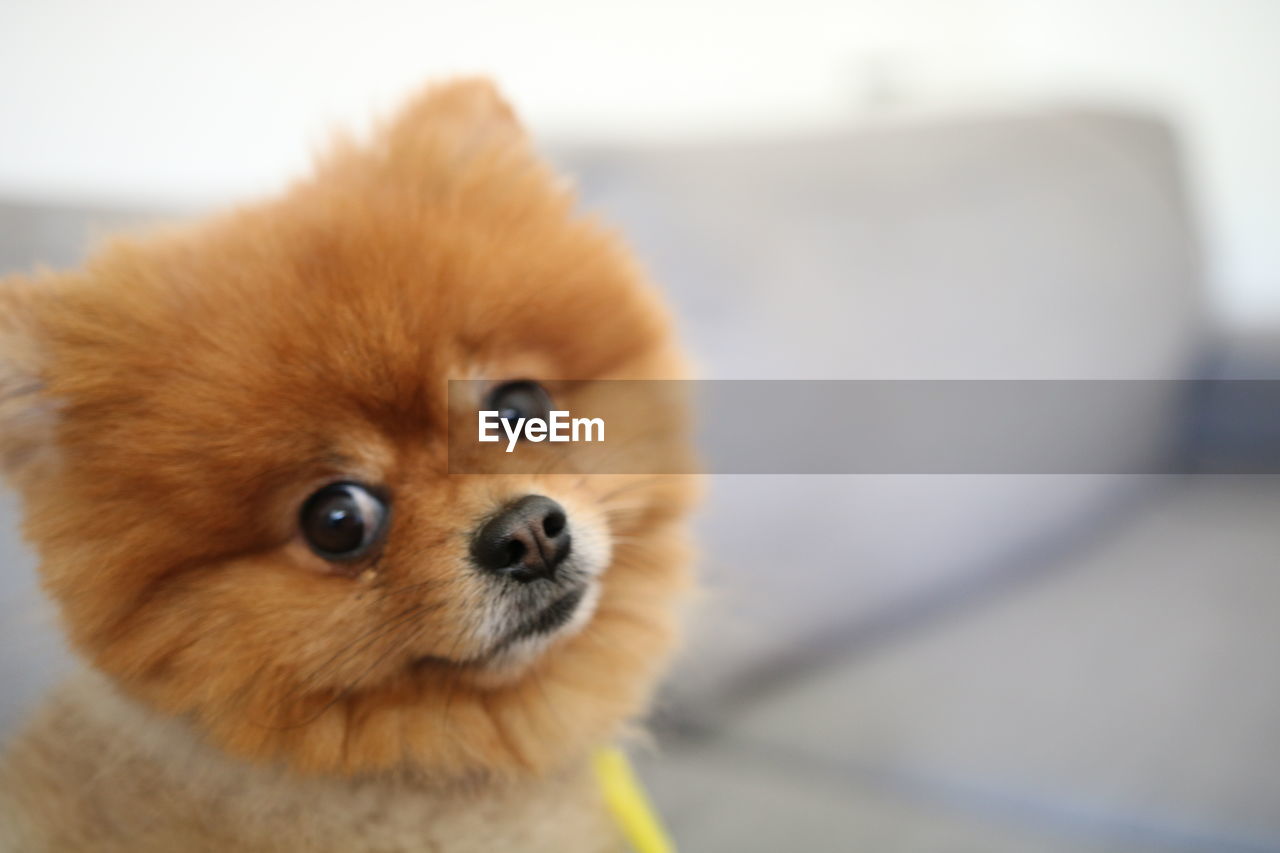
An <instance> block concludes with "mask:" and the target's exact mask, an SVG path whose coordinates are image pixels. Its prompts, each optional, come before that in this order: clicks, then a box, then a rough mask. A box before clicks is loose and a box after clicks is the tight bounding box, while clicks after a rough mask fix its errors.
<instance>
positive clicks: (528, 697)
mask: <svg viewBox="0 0 1280 853" xmlns="http://www.w3.org/2000/svg"><path fill="white" fill-rule="evenodd" d="M574 204H575V203H574V199H573V196H572V193H571V191H570V190H569V189H568V187H567V186H566V185H565V183H564V182H563V181H561V180H560V179H559V178H557V177H556V176H555V175H554V174H553V173H552V172H551V170H550V169H549V168H548V167H546V166H545V165H543V163H542V162H541V161H540V160H539V159H538V157H537V156H536V154H535V152H534V150H533V148H532V145H531V143H530V142H529V140H528V138H527V136H526V135H525V133H524V132H523V131H522V129H521V127H520V125H519V124H518V122H517V120H516V119H515V117H514V115H513V114H512V111H511V110H510V108H509V107H508V106H507V105H506V104H505V103H504V102H503V101H502V99H501V98H500V97H499V96H498V95H497V94H496V92H495V91H494V89H493V88H492V87H491V86H490V85H489V84H488V83H486V82H484V81H479V80H463V81H456V82H451V83H447V84H443V85H440V86H438V87H435V88H432V89H430V90H428V91H427V92H426V93H425V94H423V95H422V96H420V97H419V98H418V99H417V100H415V101H414V102H412V103H411V104H410V105H409V106H408V108H407V109H406V110H405V111H404V112H403V113H401V114H400V115H399V116H398V117H397V118H396V119H394V120H393V121H391V122H390V123H388V124H387V125H386V126H385V127H383V128H382V129H381V130H380V131H379V132H378V133H376V134H375V135H374V136H373V137H372V138H371V139H370V140H368V141H365V142H358V143H357V142H352V141H340V142H338V143H336V144H335V146H334V148H333V150H332V151H330V152H329V154H328V155H327V156H325V157H322V158H321V159H320V162H319V164H318V166H317V167H316V169H315V172H314V174H313V176H311V177H309V178H307V179H305V180H303V181H301V182H299V183H298V184H296V185H294V186H292V187H291V188H290V189H289V190H288V191H287V192H286V193H284V194H283V195H282V197H280V198H277V199H273V200H269V201H266V202H264V203H260V204H257V205H253V206H249V207H246V208H243V209H239V210H236V211H234V212H232V213H229V214H226V215H223V216H220V217H217V218H214V219H212V220H211V221H207V222H203V223H199V224H196V225H193V226H176V227H174V228H173V229H171V230H167V231H161V232H158V233H153V234H149V235H147V236H146V237H145V238H140V239H137V240H127V239H126V240H117V241H115V242H113V243H111V244H110V245H108V246H106V247H105V248H104V249H103V250H102V251H101V252H99V253H98V254H97V256H96V257H95V258H94V259H93V260H91V262H90V263H89V264H88V265H87V266H86V267H85V268H84V269H83V270H82V271H77V272H71V273H65V274H63V273H47V272H46V273H40V274H36V275H32V276H30V277H19V278H16V279H10V280H7V281H5V282H3V286H2V287H0V463H2V464H3V468H4V471H5V474H6V475H7V477H8V479H9V480H10V482H11V483H12V484H13V485H14V486H15V487H16V488H17V489H18V491H19V492H20V494H21V495H22V498H23V505H24V509H25V527H24V530H25V534H26V536H27V538H28V539H29V541H30V542H31V543H32V545H33V547H34V548H35V550H36V552H37V554H38V556H39V559H40V571H41V577H42V580H43V585H44V588H45V589H46V591H47V592H48V594H49V596H50V597H51V598H52V599H53V600H54V602H55V603H56V604H57V607H58V610H59V613H60V615H61V622H62V625H63V628H64V630H65V632H66V634H67V636H68V638H69V641H70V644H71V645H72V647H73V648H74V649H75V650H76V652H77V653H78V656H79V658H80V659H82V660H83V662H84V666H83V671H82V672H81V673H79V674H78V675H76V676H75V677H73V678H72V679H70V680H69V681H68V682H67V683H65V684H64V685H62V686H61V687H60V688H58V689H57V690H55V691H54V692H53V694H52V695H51V696H50V697H49V698H48V699H47V700H46V702H45V703H44V705H43V706H42V707H41V708H39V709H38V710H37V712H36V713H35V715H34V716H33V718H32V719H31V720H30V722H29V723H28V724H27V726H26V727H25V729H23V730H21V731H20V732H19V733H18V735H17V736H16V738H14V739H13V740H12V741H11V743H10V744H9V746H8V747H7V751H6V754H5V756H4V759H3V762H2V765H0V848H3V850H5V851H23V853H39V851H68V850H70V851H77V850H86V851H131V853H133V851H166V853H175V851H240V850H253V851H285V850H287V851H299V850H304V851H355V850H378V851H399V850H404V851H426V850H435V851H493V850H520V851H556V853H570V852H571V851H603V850H617V849H620V848H621V845H622V842H621V841H620V838H619V835H618V833H617V831H616V830H615V828H614V827H613V824H612V822H611V820H610V818H609V817H608V814H607V811H606V809H605V808H604V806H603V805H602V798H601V796H600V795H599V793H598V792H597V783H596V780H595V778H594V776H593V774H592V772H591V763H590V755H591V753H592V751H593V750H594V749H595V748H598V747H600V746H602V745H604V744H607V743H609V742H610V741H611V740H612V739H614V738H616V737H618V736H619V733H620V731H622V730H623V729H624V728H625V726H626V724H627V722H628V721H629V720H632V719H634V718H635V717H636V716H637V715H639V714H641V713H642V712H643V710H644V709H645V706H646V703H647V701H648V698H649V695H650V693H651V690H652V687H653V684H654V682H655V679H656V677H657V675H658V674H659V672H660V671H661V669H662V667H663V664H664V661H665V659H666V658H667V657H668V655H669V653H670V652H671V650H672V647H673V645H674V641H675V622H676V610H677V609H678V605H679V602H680V599H681V597H682V593H683V592H684V590H685V589H686V587H687V586H688V584H687V570H688V562H689V559H688V553H687V546H686V541H687V535H686V534H687V531H686V516H687V514H688V511H689V509H690V505H691V503H692V500H693V497H694V495H693V491H694V488H695V485H696V484H695V482H694V481H693V480H692V479H691V478H689V477H684V476H671V475H665V474H661V473H658V474H655V475H645V474H636V473H630V474H609V473H608V472H604V473H599V472H596V471H594V470H585V471H581V472H576V473H575V471H574V469H573V458H574V457H573V453H574V450H573V448H569V449H568V450H567V451H561V452H562V453H564V456H563V458H561V459H560V460H559V463H558V464H557V466H555V473H537V471H536V469H531V470H534V473H527V474H521V473H499V474H491V475H484V474H466V473H457V472H451V468H450V447H449V440H448V437H447V434H448V431H449V425H450V423H454V422H458V423H465V424H468V425H474V424H475V423H476V413H477V411H480V410H493V411H499V412H502V413H503V417H504V418H505V417H516V416H526V415H532V414H533V413H535V412H537V411H539V410H543V409H546V408H548V407H549V406H552V405H554V406H556V407H558V408H566V409H567V408H569V407H570V406H571V405H572V403H573V401H572V400H569V399H562V398H561V397H560V396H559V395H561V394H562V393H563V394H572V393H574V392H573V391H572V388H573V387H576V383H581V381H582V380H599V379H606V380H608V379H670V378H679V377H682V376H684V375H685V374H684V364H683V359H682V356H681V353H680V351H679V349H678V347H677V344H676V343H675V341H674V338H673V333H672V325H671V322H670V320H669V317H668V315H667V313H666V311H665V309H664V307H663V305H662V302H661V300H660V299H659V296H658V294H657V293H656V291H655V290H654V289H653V288H651V286H650V285H649V284H648V283H647V282H646V281H645V280H644V277H643V275H642V274H641V272H640V271H639V270H638V268H637V266H636V265H635V264H634V262H633V261H632V259H631V258H630V256H629V255H628V253H627V251H626V250H625V249H624V247H623V246H622V245H621V243H620V242H619V240H618V239H617V238H616V237H615V236H614V235H613V234H612V233H611V232H609V231H608V230H607V229H605V228H603V227H602V226H600V225H599V224H598V223H596V222H594V221H592V220H591V219H589V218H586V217H584V216H582V215H580V214H579V213H578V212H576V211H575V207H574ZM453 379H466V380H472V382H471V383H470V384H467V383H464V384H463V387H474V388H475V389H476V392H475V394H474V395H473V396H472V397H471V398H469V399H468V398H467V396H466V395H465V394H458V393H456V392H455V393H450V390H449V389H450V384H451V383H450V382H449V380H453ZM454 384H456V383H454ZM564 389H569V390H564ZM609 429H610V431H611V436H610V437H611V439H612V438H613V435H614V434H617V435H618V437H619V440H620V441H622V442H623V443H625V441H626V437H627V434H628V433H629V432H630V433H633V434H634V435H637V436H639V435H669V436H673V438H672V441H673V442H674V441H683V440H684V439H683V438H682V436H683V435H684V425H683V421H682V416H681V415H680V413H679V412H678V411H677V410H676V409H675V408H671V409H668V408H666V407H638V409H637V413H636V416H635V417H634V418H631V419H629V422H628V423H618V422H611V423H610V424H609Z"/></svg>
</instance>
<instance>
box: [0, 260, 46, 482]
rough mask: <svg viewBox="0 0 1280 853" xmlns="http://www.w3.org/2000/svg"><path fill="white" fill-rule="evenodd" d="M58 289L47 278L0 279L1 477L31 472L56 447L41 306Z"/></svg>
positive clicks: (15, 478)
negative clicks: (48, 388)
mask: <svg viewBox="0 0 1280 853" xmlns="http://www.w3.org/2000/svg"><path fill="white" fill-rule="evenodd" d="M54 288H55V285H54V283H53V282H52V281H50V280H47V279H39V280H36V279H27V278H21V277H18V278H7V279H0V474H3V475H4V476H7V477H10V478H12V479H14V480H15V481H19V480H21V479H22V478H23V477H25V476H28V475H29V474H31V472H32V470H33V469H34V468H36V467H37V466H36V465H35V464H34V463H36V461H37V460H39V459H40V458H41V457H42V456H44V455H45V454H44V453H43V452H42V451H43V450H44V449H46V448H47V447H49V446H50V445H51V444H52V433H53V406H52V404H51V403H50V401H49V398H48V396H47V395H46V393H45V382H44V365H43V353H44V346H43V342H42V335H41V332H40V330H39V329H40V323H41V321H40V318H39V317H38V312H37V308H38V306H39V304H40V302H41V301H42V300H45V299H50V298H53V296H52V292H53V290H54Z"/></svg>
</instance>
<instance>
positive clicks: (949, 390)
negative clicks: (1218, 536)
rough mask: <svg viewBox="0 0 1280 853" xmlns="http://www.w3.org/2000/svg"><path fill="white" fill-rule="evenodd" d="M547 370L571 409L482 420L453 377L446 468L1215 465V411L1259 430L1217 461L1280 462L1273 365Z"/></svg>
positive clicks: (1095, 469) (1261, 465)
mask: <svg viewBox="0 0 1280 853" xmlns="http://www.w3.org/2000/svg"><path fill="white" fill-rule="evenodd" d="M541 384H542V386H543V387H545V389H546V391H547V394H548V397H549V399H550V410H551V411H554V412H557V413H559V414H555V415H552V414H551V413H550V412H542V413H540V412H519V410H517V409H512V410H509V411H508V412H507V414H508V415H514V414H517V413H521V414H529V415H532V416H536V415H538V414H543V415H546V417H544V418H541V419H542V420H546V421H554V423H549V424H547V426H546V429H543V430H539V429H537V424H536V423H533V421H534V419H535V418H534V417H528V418H526V419H525V423H523V424H521V423H520V422H519V419H518V418H513V417H509V418H507V419H505V420H506V423H505V425H504V423H503V420H504V419H502V418H501V417H498V418H495V417H494V416H493V415H490V416H488V419H487V422H486V421H483V420H482V415H481V413H482V412H484V411H486V409H485V406H486V405H487V404H488V403H487V402H486V400H487V399H488V400H491V399H492V397H489V398H486V395H487V394H492V389H493V388H494V387H495V386H497V383H493V382H486V381H479V380H466V381H455V382H450V390H449V395H450V412H451V420H450V431H449V467H450V471H451V472H452V473H457V474H513V473H577V474H690V473H714V474H1107V473H1110V474H1178V473H1196V472H1198V471H1200V470H1202V469H1203V467H1204V465H1205V457H1206V454H1205V453H1204V452H1201V451H1203V450H1204V448H1202V447H1199V444H1201V443H1203V442H1202V441H1201V439H1202V438H1203V437H1204V435H1205V433H1206V430H1209V431H1212V429H1217V428H1218V427H1221V426H1222V424H1221V423H1218V424H1217V427H1215V426H1214V422H1215V419H1217V420H1218V421H1223V419H1224V418H1225V419H1226V421H1225V422H1226V423H1227V426H1228V427H1229V428H1228V429H1227V430H1226V432H1225V433H1223V435H1227V440H1228V442H1230V441H1232V440H1235V439H1232V438H1231V436H1232V435H1236V436H1240V435H1244V436H1246V437H1251V438H1250V441H1252V442H1253V444H1254V445H1257V446H1256V447H1252V449H1251V450H1250V452H1249V453H1237V454H1232V453H1227V454H1225V455H1224V454H1223V453H1221V452H1218V451H1220V450H1221V448H1210V451H1211V452H1210V453H1209V454H1208V455H1209V456H1212V457H1213V458H1214V459H1215V460H1216V462H1215V463H1214V465H1215V466H1216V467H1215V470H1222V469H1223V468H1224V467H1225V469H1227V470H1231V471H1233V472H1235V473H1256V474H1275V473H1280V452H1277V446H1278V445H1280V441H1276V442H1275V443H1272V444H1268V443H1267V442H1268V441H1273V440H1276V439H1280V382H1276V381H1265V380H1256V381H1255V380H1250V381H1241V380H1235V381H1209V380H1185V381H1095V380H1080V381H1038V380H1007V381H998V380H997V381H986V380H983V381H950V380H947V381H943V380H939V381H927V380H926V381H897V380H893V381H869V380H850V381H826V380H812V381H811V380H794V381H792V380H787V381H776V380H775V381H740V380H738V381H729V380H704V381H649V380H608V381H589V382H545V383H541ZM499 387H500V386H499ZM490 411H492V410H490ZM1224 413H1225V414H1224ZM575 421H577V422H578V423H577V424H576V428H577V429H576V435H575V424H574V422H575ZM530 425H532V426H533V427H534V429H533V430H532V432H530V431H529V429H527V427H529V426H530ZM1206 425H1208V427H1206ZM597 426H598V427H599V429H598V430H597V429H596V427H597ZM517 427H519V428H517ZM1219 432H1221V430H1220V429H1219ZM597 433H598V434H597ZM1220 437H1221V436H1218V438H1220ZM1260 437H1261V438H1260ZM482 438H483V439H484V440H482ZM1215 440H1216V439H1215ZM1228 449H1229V448H1228ZM1223 460H1226V461H1225V462H1224V461H1223Z"/></svg>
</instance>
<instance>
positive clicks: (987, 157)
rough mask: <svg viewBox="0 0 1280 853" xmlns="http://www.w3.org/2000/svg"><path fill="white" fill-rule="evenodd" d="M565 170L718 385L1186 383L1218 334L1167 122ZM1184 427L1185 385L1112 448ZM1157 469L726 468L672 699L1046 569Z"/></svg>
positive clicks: (1115, 122)
mask: <svg viewBox="0 0 1280 853" xmlns="http://www.w3.org/2000/svg"><path fill="white" fill-rule="evenodd" d="M564 159H565V160H566V162H567V163H568V164H569V167H570V169H571V171H576V172H577V173H578V174H579V175H580V177H581V183H582V185H583V188H584V191H585V204H586V205H587V206H589V207H591V208H594V209H598V210H601V211H602V212H604V213H605V214H606V215H607V216H608V218H609V219H611V220H613V221H617V222H619V223H621V225H622V227H623V229H624V231H626V232H627V233H628V234H629V235H630V236H631V238H632V240H633V242H634V243H635V244H636V245H637V247H638V248H639V251H640V252H641V254H642V256H643V257H644V259H645V260H646V261H647V262H648V264H649V266H650V267H651V268H652V270H653V271H654V273H655V274H656V276H657V278H658V279H659V280H660V281H661V282H663V284H664V285H665V286H666V287H667V288H668V290H669V292H670V293H671V295H672V298H673V299H674V300H675V302H676V303H677V305H678V306H679V308H680V314H681V318H682V320H683V322H684V323H685V325H686V327H687V333H688V338H689V340H690V342H691V344H692V346H693V348H694V350H695V352H696V354H697V357H698V359H699V361H700V363H701V366H702V368H703V373H704V375H706V376H711V377H716V378H783V379H785V378H873V379H918V378H928V379H979V378H981V379H1011V378H1019V379H1125V378H1130V379H1132V378H1143V379H1158V378H1173V377H1179V376H1182V375H1184V373H1185V371H1187V369H1188V366H1189V364H1190V363H1191V361H1192V358H1193V355H1194V353H1195V351H1196V348H1197V346H1198V344H1199V340H1200V337H1201V330H1202V327H1203V324H1204V314H1203V310H1202V305H1201V302H1202V293H1201V291H1200V288H1199V283H1198V277H1197V272H1198V270H1197V261H1196V240H1195V236H1194V233H1193V227H1192V224H1191V221H1190V216H1189V212H1188V210H1187V207H1186V204H1185V201H1184V193H1183V187H1182V184H1181V180H1180V163H1179V160H1178V154H1177V149H1176V144H1175V141H1174V139H1173V137H1172V135H1171V133H1170V131H1169V129H1168V128H1167V127H1165V126H1164V125H1163V124H1162V123H1160V122H1159V121H1156V120H1154V119H1151V118H1147V117H1143V116H1135V115H1127V114H1110V113H1101V112H1089V111H1073V112H1051V113H1042V114H1024V115H1009V116H1003V117H994V116H993V117H986V118H967V119H957V120H951V121H937V122H915V123H909V124H899V125H886V126H880V127H873V128H864V129H859V130H850V131H849V132H846V133H842V134H832V135H829V136H826V137H821V138H804V139H789V140H784V139H779V140H775V141H773V142H756V143H750V144H738V145H705V146H696V147H681V148H669V149H657V150H654V149H639V150H638V149H634V148H625V149H614V150H595V151H578V152H568V153H567V154H566V155H565V157H564ZM767 404H768V401H762V405H767ZM1177 422H1178V400H1177V399H1175V398H1172V397H1170V398H1168V399H1162V400H1158V401H1156V402H1155V404H1154V405H1152V406H1151V407H1150V408H1148V409H1146V410H1140V409H1135V410H1134V411H1133V412H1131V413H1129V414H1128V419H1127V420H1126V421H1123V422H1121V423H1119V424H1117V426H1116V429H1115V431H1114V432H1112V433H1110V434H1108V435H1107V436H1106V438H1105V440H1106V441H1108V442H1109V443H1111V444H1112V445H1114V447H1115V448H1121V458H1133V459H1135V460H1139V459H1141V458H1143V457H1144V456H1145V455H1146V454H1149V453H1150V452H1152V448H1153V447H1160V446H1167V445H1168V444H1169V443H1170V442H1172V441H1173V440H1174V437H1175V432H1176V430H1177V428H1178V423H1177ZM1126 455H1127V456H1126ZM1153 482H1156V481H1153V480H1151V479H1149V478H1147V479H1144V478H1133V477H1120V476H1102V475H1099V476H1017V477H1010V476H912V477H892V476H884V477H881V476H877V477H871V476H861V477H807V478H800V477H779V476H773V477H746V476H739V477H726V478H722V479H720V480H718V481H717V482H715V483H714V484H713V488H712V499H711V501H710V502H709V504H708V507H707V511H706V517H705V519H704V531H705V535H704V537H703V544H704V553H705V560H704V563H705V567H706V572H705V574H706V577H707V579H708V581H707V583H708V586H709V592H708V595H707V597H706V602H705V604H704V606H703V608H702V610H701V612H700V614H699V615H698V616H697V617H696V618H695V619H694V620H693V623H694V629H695V632H694V638H695V642H694V647H693V652H692V653H691V655H690V657H689V661H688V663H687V670H686V672H685V674H684V677H683V678H681V679H680V680H679V681H678V682H677V685H676V695H677V697H682V698H684V699H686V700H688V701H689V702H693V703H698V702H702V701H704V700H705V699H706V698H707V696H708V694H709V693H712V692H714V691H717V690H721V689H724V688H726V687H727V686H729V685H731V684H733V683H734V682H735V680H738V679H741V678H743V677H751V678H754V677H757V676H759V675H761V673H767V672H768V671H770V669H777V668H778V667H786V666H789V665H791V664H792V662H794V661H796V660H797V659H798V655H797V653H796V650H797V649H800V650H804V649H811V648H813V647H814V646H821V645H823V644H824V643H828V642H832V641H833V640H832V638H836V641H838V640H839V638H842V637H853V636H857V635H858V634H859V632H860V631H862V630H863V629H864V628H867V626H869V625H871V624H872V623H874V622H876V621H877V620H879V621H886V620H891V619H892V618H893V614H894V613H896V612H898V611H899V610H900V609H902V608H905V607H908V606H910V605H911V604H912V603H913V602H918V601H919V600H920V598H921V596H930V595H935V594H940V591H942V590H951V589H954V588H956V587H957V586H959V585H961V584H962V583H963V582H964V581H965V580H966V579H968V578H971V577H973V576H974V575H976V574H980V573H982V572H986V571H991V570H993V569H998V568H1001V567H1002V566H1005V565H1008V564H1010V563H1011V562H1017V561H1026V560H1027V559H1028V557H1027V555H1028V554H1034V553H1036V552H1037V551H1038V550H1041V549H1043V548H1045V547H1046V546H1047V545H1048V544H1050V543H1053V542H1056V541H1058V540H1060V539H1061V538H1062V537H1065V536H1068V535H1070V534H1071V533H1073V532H1077V531H1078V530H1079V528H1080V527H1081V526H1082V525H1084V526H1087V524H1088V523H1090V520H1091V519H1096V518H1102V517H1105V516H1106V515H1108V514H1110V513H1111V512H1112V511H1113V510H1114V508H1115V506H1116V505H1117V502H1121V501H1123V500H1124V499H1125V496H1126V495H1128V494H1130V493H1137V494H1140V493H1143V492H1145V491H1146V490H1147V489H1148V488H1149V487H1150V486H1152V485H1153Z"/></svg>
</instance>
